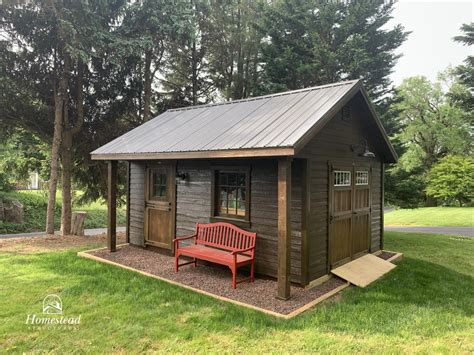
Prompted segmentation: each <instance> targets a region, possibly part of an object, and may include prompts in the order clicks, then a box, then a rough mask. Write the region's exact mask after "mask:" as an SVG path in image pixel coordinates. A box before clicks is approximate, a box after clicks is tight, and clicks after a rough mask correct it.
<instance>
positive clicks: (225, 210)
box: [214, 170, 249, 220]
mask: <svg viewBox="0 0 474 355" xmlns="http://www.w3.org/2000/svg"><path fill="white" fill-rule="evenodd" d="M215 174H216V175H215V187H214V188H215V191H214V194H215V198H216V201H215V208H214V215H215V216H218V217H228V218H238V219H243V220H248V217H249V211H248V189H249V186H248V172H247V171H227V170H216V171H215Z"/></svg>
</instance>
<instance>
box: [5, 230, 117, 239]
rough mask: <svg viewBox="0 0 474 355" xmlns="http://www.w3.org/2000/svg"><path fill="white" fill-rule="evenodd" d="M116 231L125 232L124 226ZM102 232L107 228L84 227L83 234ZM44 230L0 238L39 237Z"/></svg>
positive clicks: (43, 234) (43, 233)
mask: <svg viewBox="0 0 474 355" xmlns="http://www.w3.org/2000/svg"><path fill="white" fill-rule="evenodd" d="M117 232H125V227H117ZM60 233H61V232H60V231H56V232H54V234H57V235H59V234H60ZM102 233H107V228H93V229H84V234H85V235H99V234H102ZM45 235H46V233H45V232H31V233H15V234H0V239H9V238H22V237H25V238H29V237H41V236H45Z"/></svg>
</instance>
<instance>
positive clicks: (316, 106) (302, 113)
mask: <svg viewBox="0 0 474 355" xmlns="http://www.w3.org/2000/svg"><path fill="white" fill-rule="evenodd" d="M359 87H361V85H360V83H359V81H358V80H354V81H346V82H340V83H335V84H329V85H324V86H317V87H312V88H307V89H302V90H296V91H289V92H284V93H279V94H274V95H267V96H261V97H255V98H249V99H244V100H237V101H231V102H224V103H218V104H212V105H200V106H192V107H186V108H180V109H173V110H168V111H166V112H164V113H163V114H161V115H159V116H157V117H155V118H154V119H152V120H150V121H148V122H146V123H144V124H142V125H141V126H139V127H137V128H135V129H133V130H131V131H130V132H128V133H125V134H124V135H122V136H120V137H118V138H117V139H115V140H113V141H111V142H109V143H107V144H106V145H104V146H102V147H100V148H98V149H96V150H95V151H93V152H92V153H91V154H92V158H93V159H94V156H95V158H96V159H99V156H100V158H101V159H105V158H107V157H109V158H113V157H112V155H127V156H130V155H137V156H139V155H143V154H147V155H148V156H151V154H157V153H160V154H165V153H183V152H215V151H235V150H245V149H251V150H258V151H260V149H263V150H265V149H269V148H294V147H295V145H296V144H297V143H298V142H299V140H301V139H302V138H303V137H304V135H305V134H306V133H307V132H308V131H309V130H310V129H311V128H312V127H314V126H315V125H316V124H317V123H318V122H319V121H320V120H322V118H323V117H325V116H326V115H327V113H328V112H329V111H330V110H331V111H332V109H334V108H335V106H336V105H337V104H338V103H340V102H341V101H342V99H343V98H346V100H347V96H348V95H349V94H350V95H351V96H352V95H353V94H354V90H355V89H359ZM278 154H279V153H278ZM255 155H256V156H257V155H258V154H255ZM275 155H276V154H275ZM282 155H284V154H282ZM203 157H204V156H203Z"/></svg>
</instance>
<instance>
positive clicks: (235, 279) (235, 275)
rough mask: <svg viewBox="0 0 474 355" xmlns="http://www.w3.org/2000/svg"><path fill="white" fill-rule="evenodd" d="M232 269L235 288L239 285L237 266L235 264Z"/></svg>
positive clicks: (233, 286)
mask: <svg viewBox="0 0 474 355" xmlns="http://www.w3.org/2000/svg"><path fill="white" fill-rule="evenodd" d="M230 271H232V288H233V289H235V288H236V287H237V268H236V267H235V266H233V267H231V268H230Z"/></svg>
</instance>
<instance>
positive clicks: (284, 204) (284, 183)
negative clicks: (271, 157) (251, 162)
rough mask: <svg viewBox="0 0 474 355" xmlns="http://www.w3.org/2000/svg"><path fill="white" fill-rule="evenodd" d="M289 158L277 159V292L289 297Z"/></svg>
mask: <svg viewBox="0 0 474 355" xmlns="http://www.w3.org/2000/svg"><path fill="white" fill-rule="evenodd" d="M290 217H291V158H287V157H285V158H280V159H279V160H278V292H277V298H278V299H282V300H287V299H289V298H290V269H291V263H290V259H291V218H290Z"/></svg>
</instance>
